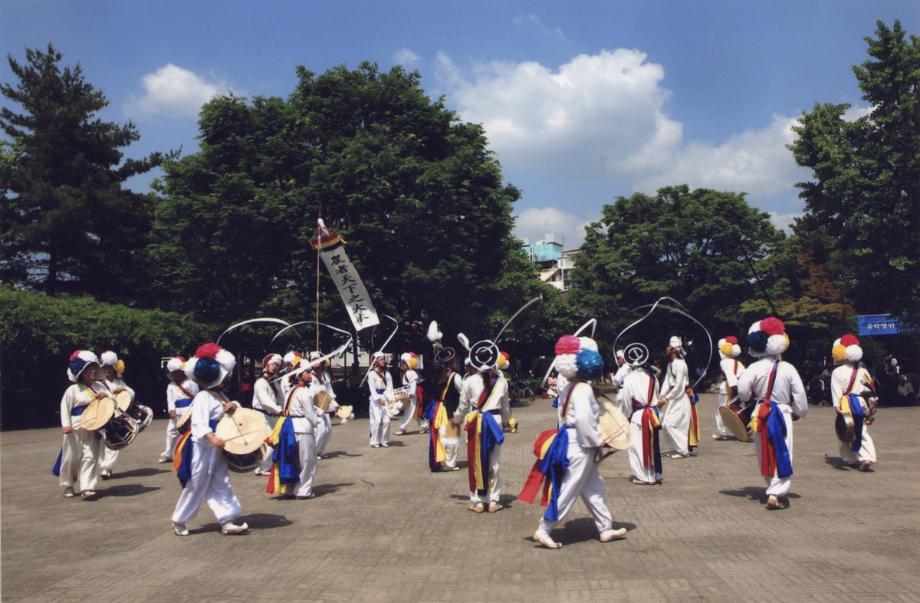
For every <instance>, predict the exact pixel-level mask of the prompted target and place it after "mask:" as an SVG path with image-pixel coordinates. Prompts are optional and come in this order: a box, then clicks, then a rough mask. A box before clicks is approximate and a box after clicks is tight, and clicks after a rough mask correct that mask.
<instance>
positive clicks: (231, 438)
mask: <svg viewBox="0 0 920 603" xmlns="http://www.w3.org/2000/svg"><path fill="white" fill-rule="evenodd" d="M237 427H239V425H237ZM259 432H260V430H256V431H247V432H246V433H240V435H235V436H232V437H229V438H224V441H225V442H229V441H230V440H238V439H240V438H244V437H246V436H248V435H252V434H254V433H259Z"/></svg>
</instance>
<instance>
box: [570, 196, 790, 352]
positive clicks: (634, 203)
mask: <svg viewBox="0 0 920 603" xmlns="http://www.w3.org/2000/svg"><path fill="white" fill-rule="evenodd" d="M782 240H783V234H782V233H781V232H779V231H778V230H777V229H776V228H774V227H773V225H772V224H771V223H770V220H769V216H768V215H767V214H766V213H764V212H761V211H758V210H757V209H755V208H753V207H751V206H750V205H748V203H747V201H745V198H744V195H743V194H739V193H730V192H721V191H714V190H707V189H695V190H692V191H691V190H690V189H689V188H688V187H687V186H685V185H681V186H672V187H667V188H662V189H659V190H658V193H657V195H655V196H654V197H653V196H650V195H646V194H643V193H634V194H632V195H631V196H629V197H618V198H617V199H616V200H615V201H614V203H613V204H610V205H605V206H604V207H603V210H602V216H601V219H600V220H599V221H598V222H594V223H593V224H591V225H590V226H588V227H587V229H586V233H585V243H584V245H583V246H582V253H581V254H579V255H578V256H577V259H576V265H575V271H574V273H573V275H572V280H573V285H574V292H573V301H574V302H575V303H576V304H577V305H579V306H580V307H582V308H583V310H584V311H585V312H586V313H587V314H588V315H591V316H596V317H597V318H598V320H599V322H600V324H601V328H602V333H603V336H602V338H603V339H604V340H606V341H609V342H611V343H612V342H613V338H614V337H615V335H616V333H617V332H618V330H619V329H621V328H622V327H624V326H625V325H626V324H628V323H629V322H631V321H633V320H635V318H636V317H637V315H636V313H634V312H632V310H633V309H634V308H636V307H637V306H640V305H643V304H650V303H652V302H654V301H655V300H656V299H658V298H659V297H662V296H669V297H672V298H674V299H677V300H678V301H680V302H681V303H682V304H683V305H684V306H686V307H687V308H688V310H690V313H691V314H692V315H693V316H695V317H696V318H698V319H699V320H700V321H701V322H703V323H704V324H706V325H707V327H708V328H709V329H710V331H712V334H713V336H714V337H720V336H724V335H729V334H741V328H742V327H743V326H745V325H743V324H742V319H741V315H740V313H739V305H740V304H741V302H743V301H744V300H747V299H750V298H752V297H761V295H762V294H761V292H760V290H759V289H758V288H757V286H756V285H755V284H754V283H753V282H752V274H751V265H752V264H753V263H759V262H761V261H762V260H763V259H764V258H765V257H768V256H769V255H770V254H771V253H773V252H774V250H775V249H776V248H777V246H778V245H779V244H780V243H781V242H782ZM654 323H655V325H654V331H648V332H646V333H645V334H644V335H643V334H642V333H637V335H638V336H639V337H640V338H642V339H644V341H646V342H657V343H660V344H661V346H662V347H663V346H664V345H666V343H667V336H668V335H670V334H673V333H671V332H670V329H672V328H673V329H677V328H679V327H678V325H684V326H683V327H682V331H678V332H682V333H683V334H685V335H688V336H691V337H694V338H696V337H699V333H698V332H697V331H696V330H695V328H694V327H692V326H688V325H687V323H686V321H685V319H680V318H676V316H675V315H673V314H668V313H667V312H662V313H661V315H660V316H658V317H657V319H656V320H655V321H654ZM664 329H668V331H665V330H664Z"/></svg>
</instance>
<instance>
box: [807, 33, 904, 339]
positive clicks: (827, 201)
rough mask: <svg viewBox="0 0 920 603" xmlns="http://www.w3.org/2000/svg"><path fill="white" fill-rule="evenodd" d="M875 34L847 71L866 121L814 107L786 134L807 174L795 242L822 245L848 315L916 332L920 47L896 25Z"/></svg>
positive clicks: (842, 110)
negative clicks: (906, 325)
mask: <svg viewBox="0 0 920 603" xmlns="http://www.w3.org/2000/svg"><path fill="white" fill-rule="evenodd" d="M875 34H876V35H875V38H866V42H867V44H868V54H869V58H868V59H867V60H866V61H865V62H864V63H863V64H862V65H858V66H855V67H854V68H853V73H854V74H855V76H856V80H857V82H858V84H859V88H860V90H862V92H863V99H864V100H865V101H866V102H867V103H868V104H869V106H870V109H869V113H868V114H867V115H864V116H862V117H859V118H858V119H855V120H848V119H845V114H846V112H847V110H848V109H849V105H846V104H839V105H834V104H818V105H816V106H815V108H814V109H813V110H812V111H810V112H808V113H805V114H804V115H803V116H802V117H801V119H800V124H799V125H798V126H797V127H795V128H794V129H795V131H796V134H797V138H796V141H795V142H794V143H793V144H792V145H791V146H790V148H791V150H792V152H793V154H794V156H795V159H796V161H797V162H798V163H799V165H802V166H805V167H808V168H810V169H811V170H812V179H811V180H810V181H808V182H803V183H800V184H799V185H798V186H799V187H800V188H801V193H800V196H801V198H802V199H803V200H804V201H805V207H806V216H807V218H808V219H806V220H802V221H800V222H799V223H798V224H797V225H796V232H797V234H799V235H801V236H803V237H810V236H818V237H824V238H826V239H828V240H829V241H831V242H832V244H833V247H832V249H831V253H830V256H829V260H828V268H829V270H830V276H831V278H833V279H834V280H836V281H839V282H840V283H841V285H842V286H843V288H844V290H845V292H846V294H847V297H849V298H850V299H851V300H853V303H854V304H855V306H856V309H857V310H858V311H860V312H862V313H877V312H891V313H894V314H903V315H905V316H906V317H909V318H912V319H913V321H914V322H916V323H917V324H920V38H917V37H916V36H907V35H906V34H905V32H904V30H903V29H902V28H901V24H900V23H899V22H898V21H895V23H894V25H893V26H892V27H888V26H887V25H885V24H884V23H882V22H881V21H879V22H878V23H877V29H876V32H875Z"/></svg>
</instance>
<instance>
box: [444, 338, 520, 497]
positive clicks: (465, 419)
mask: <svg viewBox="0 0 920 603" xmlns="http://www.w3.org/2000/svg"><path fill="white" fill-rule="evenodd" d="M494 362H495V363H497V362H498V355H497V354H496V357H495V359H494ZM473 366H475V365H473ZM480 368H484V367H480ZM486 415H488V417H486ZM499 415H500V420H501V422H500V423H498V427H497V428H498V431H499V433H493V432H491V431H490V433H492V441H493V442H494V446H493V448H492V450H491V451H490V452H489V453H488V455H487V459H486V462H485V463H483V462H482V460H483V459H482V456H480V457H479V458H478V459H477V458H475V457H474V456H473V455H471V454H469V452H468V453H467V472H468V477H469V482H470V510H471V511H473V512H474V513H482V512H483V511H485V510H486V508H488V511H489V513H495V512H496V511H500V510H501V509H503V508H504V506H503V505H502V504H501V490H502V476H501V458H502V442H503V441H504V436H503V435H501V434H500V432H501V428H502V425H507V424H508V421H509V419H510V418H511V409H510V407H509V405H508V382H507V381H506V380H505V378H504V377H502V376H501V375H499V374H498V372H497V365H495V364H493V365H492V367H491V368H488V369H486V370H478V371H477V372H476V373H474V374H472V375H470V376H469V377H468V378H467V379H466V380H465V381H464V383H463V387H462V389H461V392H460V402H459V404H458V405H457V410H456V411H455V412H454V415H453V418H452V421H453V422H454V424H455V425H465V429H466V433H467V444H468V448H469V449H474V448H475V449H479V446H481V445H482V443H483V439H482V438H483V437H484V430H487V429H489V426H490V425H492V426H494V424H495V423H494V422H495V417H496V416H499ZM483 470H485V471H483ZM486 473H487V474H488V479H484V478H485V474H486ZM480 482H481V483H480ZM479 486H482V487H481V488H480V487H479ZM486 505H488V507H486Z"/></svg>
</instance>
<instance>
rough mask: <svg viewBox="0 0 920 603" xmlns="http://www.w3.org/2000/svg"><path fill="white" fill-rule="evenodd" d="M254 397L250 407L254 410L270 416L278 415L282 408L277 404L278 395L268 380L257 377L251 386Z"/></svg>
mask: <svg viewBox="0 0 920 603" xmlns="http://www.w3.org/2000/svg"><path fill="white" fill-rule="evenodd" d="M253 390H254V394H255V395H254V396H253V402H252V407H253V408H255V409H256V410H263V411H265V412H267V413H269V414H272V415H280V414H281V413H282V412H283V411H284V408H283V407H282V405H281V404H280V403H279V400H278V394H277V391H276V390H275V388H274V387H272V384H271V383H269V382H268V379H265V378H263V377H259V378H258V379H256V384H255V386H253Z"/></svg>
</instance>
